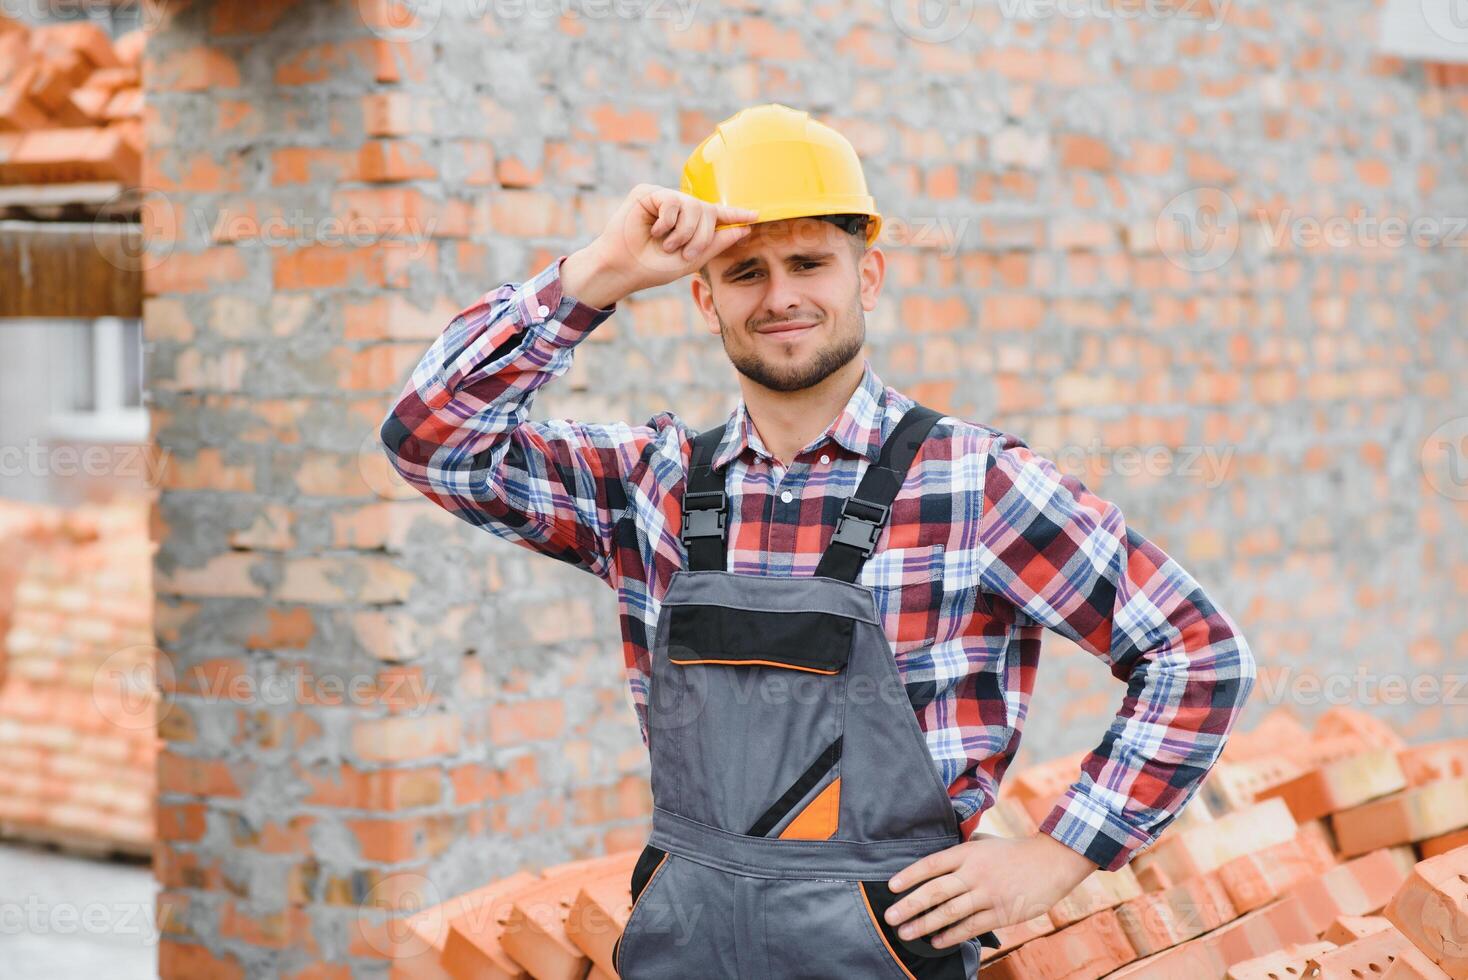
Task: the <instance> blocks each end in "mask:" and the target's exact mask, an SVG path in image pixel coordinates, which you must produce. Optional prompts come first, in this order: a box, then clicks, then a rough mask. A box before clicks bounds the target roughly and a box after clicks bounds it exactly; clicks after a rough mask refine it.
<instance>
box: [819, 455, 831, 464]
mask: <svg viewBox="0 0 1468 980" xmlns="http://www.w3.org/2000/svg"><path fill="white" fill-rule="evenodd" d="M830 461H831V457H830V456H827V455H826V454H825V453H821V462H822V463H829V462H830Z"/></svg>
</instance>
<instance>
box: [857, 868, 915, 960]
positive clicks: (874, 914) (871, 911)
mask: <svg viewBox="0 0 1468 980" xmlns="http://www.w3.org/2000/svg"><path fill="white" fill-rule="evenodd" d="M856 888H857V890H858V891H860V892H861V901H862V904H863V905H865V906H866V907H867V915H869V916H871V917H872V928H874V929H876V930H877V938H878V939H880V940H882V945H883V946H886V947H887V952H888V953H889V954H890V955H891V956H892V962H893V963H896V964H897V966H898V968H899V969H900V970H902V972H903V973H904V974H906V975H907V976H908V978H909V980H917V977H915V976H913V975H912V971H911V970H909V969H908V968H907V964H906V963H903V962H902V960H901V958H899V957H898V955H897V952H896V951H895V950H894V949H893V948H892V944H891V943H889V942H887V935H886V933H884V932H882V923H881V921H880V920H879V919H878V918H877V912H876V910H875V909H873V908H872V900H871V899H870V898H868V897H867V890H866V887H865V886H863V885H862V883H861V882H859V881H858V882H857V883H856Z"/></svg>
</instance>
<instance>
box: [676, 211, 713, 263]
mask: <svg viewBox="0 0 1468 980" xmlns="http://www.w3.org/2000/svg"><path fill="white" fill-rule="evenodd" d="M700 210H701V213H700V214H699V216H698V228H697V229H696V230H695V231H694V232H693V237H692V238H690V239H689V240H688V244H687V245H685V246H684V247H683V258H684V259H686V260H689V261H691V260H692V259H693V258H694V257H695V256H697V255H698V254H699V253H701V252H702V251H703V250H704V249H705V248H708V244H709V242H711V241H713V237H714V212H713V211H712V210H710V209H709V208H702V209H700Z"/></svg>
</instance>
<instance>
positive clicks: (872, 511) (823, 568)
mask: <svg viewBox="0 0 1468 980" xmlns="http://www.w3.org/2000/svg"><path fill="white" fill-rule="evenodd" d="M942 417H943V413H942V412H938V411H934V410H933V409H931V408H928V407H926V406H924V405H917V404H914V405H913V406H912V407H911V408H909V409H908V410H907V412H906V413H905V414H904V415H903V416H902V418H901V419H900V420H898V422H897V426H896V428H894V429H893V430H892V434H891V435H889V436H888V437H887V439H886V441H884V442H883V443H882V452H881V453H880V454H879V455H878V457H877V461H876V462H875V463H873V464H872V465H870V466H868V467H867V470H866V472H865V473H864V474H863V475H862V478H861V483H859V484H858V485H857V488H856V492H855V493H853V494H852V495H851V496H850V497H848V498H847V499H846V502H845V503H844V504H842V506H841V519H840V520H839V521H838V522H837V524H836V530H835V531H834V532H833V533H832V534H831V542H830V544H828V545H827V546H826V552H825V554H823V555H821V563H820V564H819V565H817V566H816V572H815V573H816V574H817V575H826V576H830V577H831V578H837V579H841V580H842V581H843V582H855V581H856V579H857V576H858V575H860V574H861V566H862V565H863V564H864V563H865V562H866V560H867V558H868V557H870V556H871V553H872V552H873V551H875V550H876V547H877V539H878V538H879V537H881V536H882V527H883V525H885V524H886V523H887V515H888V514H889V513H890V512H891V509H892V501H893V500H895V499H896V498H897V491H899V490H901V489H902V483H903V480H905V479H906V477H907V470H908V467H909V466H911V465H912V461H913V459H914V458H915V457H916V456H917V453H918V449H919V448H920V447H921V446H922V444H923V440H924V439H926V438H927V437H928V431H929V430H930V429H932V427H933V423H935V422H937V421H938V420H939V419H940V418H942Z"/></svg>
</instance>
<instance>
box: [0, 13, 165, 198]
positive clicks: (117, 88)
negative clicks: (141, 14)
mask: <svg viewBox="0 0 1468 980" xmlns="http://www.w3.org/2000/svg"><path fill="white" fill-rule="evenodd" d="M143 41H144V34H143V32H142V31H141V30H136V31H131V32H129V33H127V34H124V35H123V36H122V37H120V38H118V39H117V41H116V42H114V41H112V40H111V39H110V38H109V37H108V36H107V34H106V32H104V31H103V30H102V29H101V28H99V27H98V26H97V25H96V24H92V23H88V22H85V21H82V22H73V23H66V24H47V25H43V26H39V27H35V28H31V27H27V26H26V25H24V24H21V23H20V22H18V21H15V20H11V19H8V18H6V17H4V16H3V15H0V184H55V183H70V182H74V181H115V182H119V183H122V184H125V185H128V186H133V185H136V184H138V183H139V182H140V179H141V171H142V154H143V129H142V112H143V90H142V84H141V80H140V76H139V66H138V63H139V59H140V57H141V55H142V51H143Z"/></svg>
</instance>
